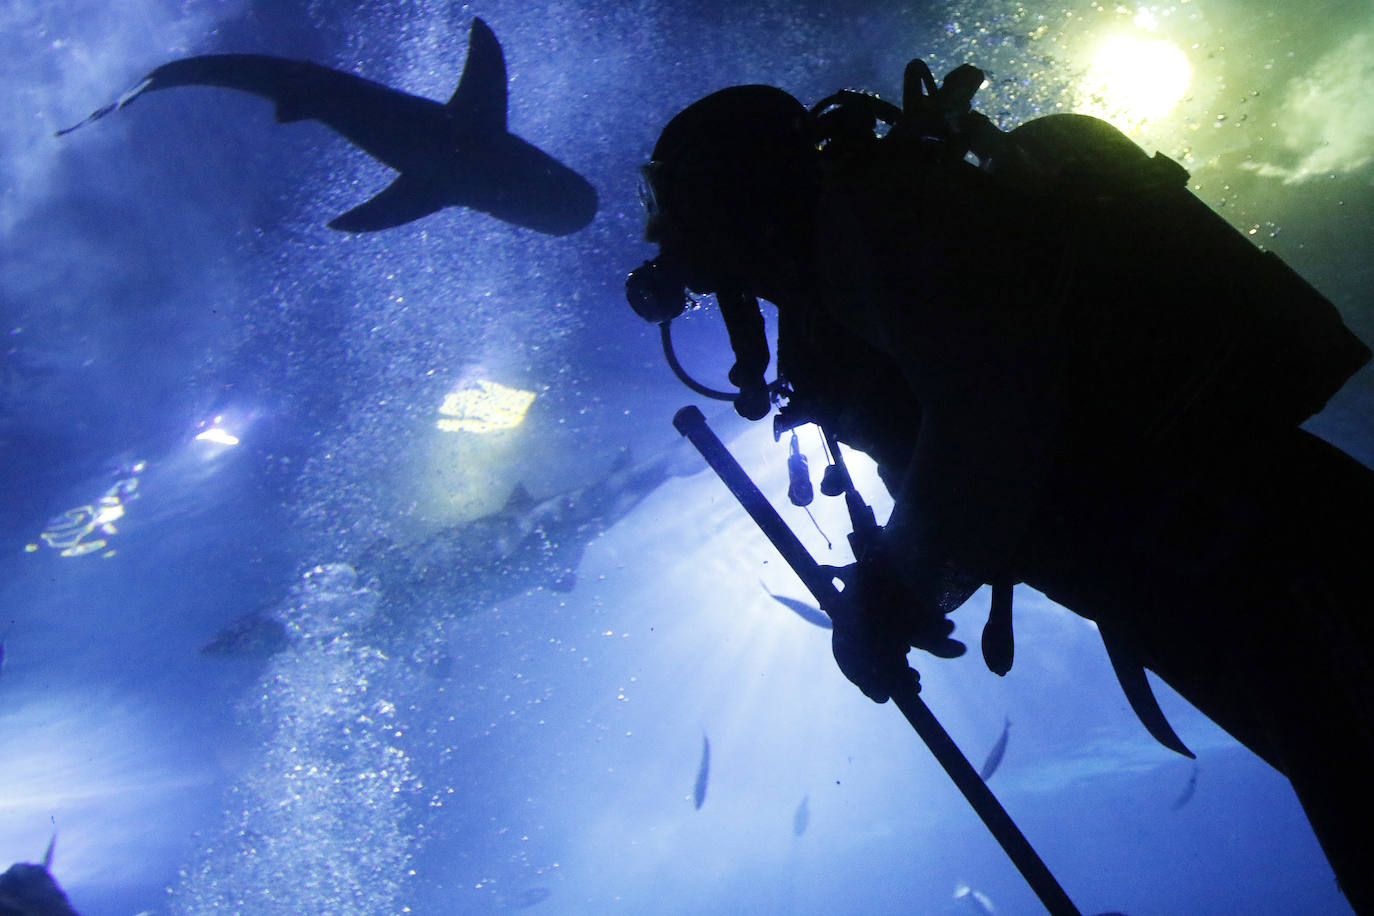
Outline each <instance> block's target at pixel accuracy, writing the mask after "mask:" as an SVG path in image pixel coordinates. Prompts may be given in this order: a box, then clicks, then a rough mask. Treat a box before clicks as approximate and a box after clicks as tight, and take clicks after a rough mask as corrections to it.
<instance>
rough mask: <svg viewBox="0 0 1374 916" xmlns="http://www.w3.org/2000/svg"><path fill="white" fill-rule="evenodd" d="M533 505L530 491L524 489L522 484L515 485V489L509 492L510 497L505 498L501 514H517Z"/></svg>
mask: <svg viewBox="0 0 1374 916" xmlns="http://www.w3.org/2000/svg"><path fill="white" fill-rule="evenodd" d="M532 505H534V497H533V496H531V495H530V491H529V490H526V489H525V485H524V484H523V483H517V484H516V485H515V489H514V490H511V491H510V496H508V497H506V504H505V505H504V506H502V507H501V510H502V511H503V512H519V511H520V510H522V509H528V508H529V507H530V506H532Z"/></svg>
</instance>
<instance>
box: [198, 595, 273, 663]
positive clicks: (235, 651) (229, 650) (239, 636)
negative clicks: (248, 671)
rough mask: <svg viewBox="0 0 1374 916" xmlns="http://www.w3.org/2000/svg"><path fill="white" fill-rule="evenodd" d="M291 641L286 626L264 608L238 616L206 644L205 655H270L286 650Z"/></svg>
mask: <svg viewBox="0 0 1374 916" xmlns="http://www.w3.org/2000/svg"><path fill="white" fill-rule="evenodd" d="M290 642H291V640H290V637H288V636H287V634H286V626H285V624H283V623H282V622H281V621H280V620H277V619H276V618H275V617H272V616H270V615H269V614H268V613H267V610H266V606H264V607H263V608H262V609H259V610H256V611H252V612H250V613H247V614H244V615H243V616H242V617H239V618H236V619H235V620H234V621H233V622H232V623H230V624H229V625H228V626H227V627H225V628H224V629H222V630H220V631H219V632H218V633H216V634H215V635H214V637H213V638H211V640H210V641H209V642H207V643H206V644H205V645H203V646H201V647H200V654H201V655H211V656H215V657H218V658H267V657H269V656H271V655H274V654H276V653H277V652H280V651H281V650H282V649H285V648H286V647H287V646H288V645H289V644H290Z"/></svg>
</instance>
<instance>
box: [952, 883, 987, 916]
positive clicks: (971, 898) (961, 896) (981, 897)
mask: <svg viewBox="0 0 1374 916" xmlns="http://www.w3.org/2000/svg"><path fill="white" fill-rule="evenodd" d="M954 899H955V900H963V901H964V902H965V903H966V904H967V907H968V908H967V909H965V912H973V913H978V914H980V916H997V907H995V906H993V905H992V898H990V897H989V896H988V895H987V894H985V893H983V892H982V891H975V890H974V889H973V888H971V887H969V886H968V885H967V884H964V883H963V882H960V883H959V886H958V887H956V888H955V889H954Z"/></svg>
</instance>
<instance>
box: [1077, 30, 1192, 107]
mask: <svg viewBox="0 0 1374 916" xmlns="http://www.w3.org/2000/svg"><path fill="white" fill-rule="evenodd" d="M1191 79H1192V68H1190V67H1189V66H1188V58H1187V57H1186V56H1185V55H1184V53H1183V52H1182V51H1181V50H1179V48H1178V46H1177V45H1175V44H1174V43H1173V42H1171V41H1166V40H1164V39H1156V38H1137V37H1135V36H1131V35H1117V36H1115V37H1113V38H1109V39H1107V41H1105V42H1103V44H1102V46H1101V47H1100V48H1099V49H1098V51H1097V55H1096V56H1095V57H1094V58H1093V62H1092V66H1090V67H1089V68H1088V72H1087V75H1086V76H1085V77H1084V79H1083V83H1082V85H1081V87H1080V89H1079V93H1078V99H1077V108H1078V110H1079V111H1082V112H1083V113H1084V114H1090V115H1095V116H1097V117H1099V118H1102V119H1103V120H1106V121H1110V122H1112V123H1113V124H1115V125H1116V126H1117V127H1120V128H1124V129H1130V128H1137V127H1140V126H1141V125H1143V124H1144V123H1145V122H1146V121H1149V120H1151V119H1153V118H1158V117H1160V116H1161V115H1164V114H1167V113H1168V112H1169V111H1170V110H1171V109H1173V107H1174V106H1175V105H1177V104H1178V103H1179V101H1180V100H1182V99H1183V97H1184V95H1185V94H1187V92H1188V84H1189V82H1190V81H1191Z"/></svg>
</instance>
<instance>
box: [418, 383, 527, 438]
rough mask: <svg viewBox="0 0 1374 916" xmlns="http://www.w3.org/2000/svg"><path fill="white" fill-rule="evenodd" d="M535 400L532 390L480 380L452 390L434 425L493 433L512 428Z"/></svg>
mask: <svg viewBox="0 0 1374 916" xmlns="http://www.w3.org/2000/svg"><path fill="white" fill-rule="evenodd" d="M532 403H534V392H533V391H521V390H520V389H518V388H510V387H507V386H506V385H502V384H501V383H499V382H491V381H486V380H481V381H478V382H475V383H474V384H471V385H468V386H466V387H464V388H460V389H459V390H457V391H451V392H449V393H448V394H447V395H446V396H445V397H444V403H443V404H442V405H441V406H440V407H439V413H440V415H441V416H440V419H439V420H438V421H437V422H436V424H435V425H436V426H438V428H439V429H441V430H443V431H444V432H470V433H494V432H500V431H502V430H507V429H514V428H515V427H517V426H519V425H520V424H521V423H522V422H524V420H525V412H526V411H528V410H529V409H530V405H531V404H532Z"/></svg>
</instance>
